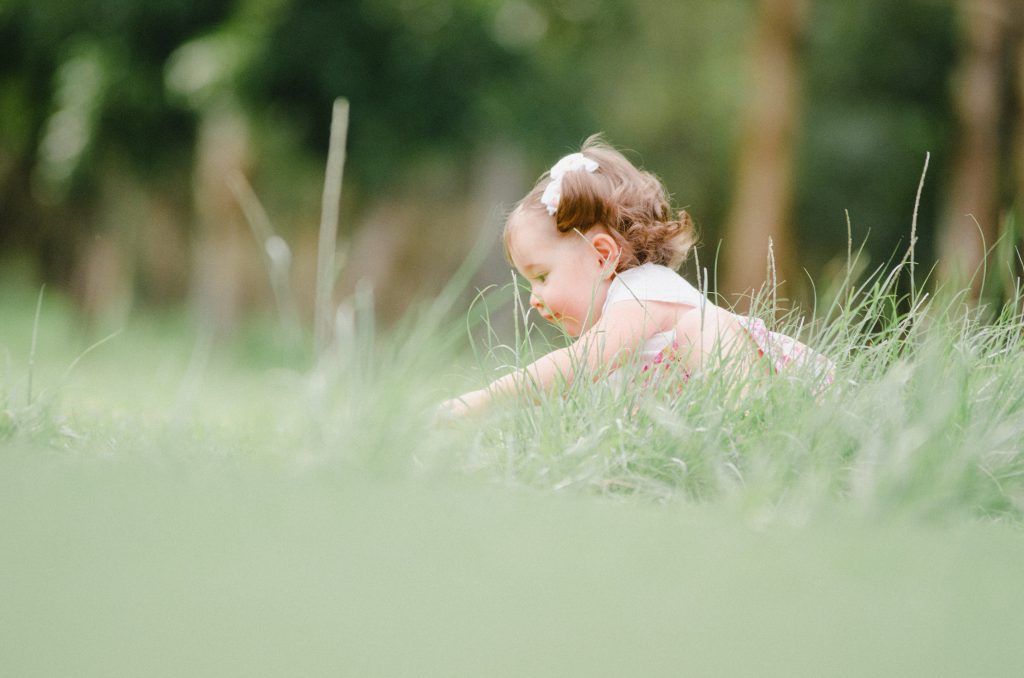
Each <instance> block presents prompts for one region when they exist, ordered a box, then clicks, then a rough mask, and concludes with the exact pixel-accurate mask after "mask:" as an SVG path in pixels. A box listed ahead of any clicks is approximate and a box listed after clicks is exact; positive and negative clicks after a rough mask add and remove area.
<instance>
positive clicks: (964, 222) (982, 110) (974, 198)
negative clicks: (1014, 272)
mask: <svg viewBox="0 0 1024 678" xmlns="http://www.w3.org/2000/svg"><path fill="white" fill-rule="evenodd" d="M1019 5H1020V3H1019V2H1018V0H960V7H959V10H960V20H961V44H960V64H959V66H958V67H957V70H956V73H955V74H954V80H953V97H954V105H955V107H956V116H957V119H958V125H959V142H958V148H957V154H956V159H955V161H954V166H953V179H952V186H951V188H950V193H949V202H948V204H947V206H946V212H945V214H944V216H943V219H942V224H941V229H942V233H941V238H940V241H939V269H938V273H939V280H940V281H941V282H943V283H948V284H949V285H950V286H951V288H952V289H953V290H958V289H960V288H962V287H963V286H965V285H967V284H968V282H969V281H970V282H971V292H972V295H973V296H974V297H975V298H977V296H978V294H979V293H980V292H981V287H982V284H983V282H984V281H983V280H982V275H981V273H982V266H983V264H984V262H985V257H986V249H988V248H990V247H992V246H993V245H994V244H995V241H996V238H997V237H998V223H997V222H998V219H999V184H1000V181H999V155H1000V134H999V133H1000V130H999V123H1000V109H1001V107H1002V103H1003V91H1002V89H1003V88H1002V83H1003V72H1002V63H1003V54H1004V48H1005V45H1006V38H1007V29H1008V27H1009V23H1010V19H1011V18H1012V14H1011V12H1013V11H1014V10H1015V9H1017V10H1019V9H1020V7H1019Z"/></svg>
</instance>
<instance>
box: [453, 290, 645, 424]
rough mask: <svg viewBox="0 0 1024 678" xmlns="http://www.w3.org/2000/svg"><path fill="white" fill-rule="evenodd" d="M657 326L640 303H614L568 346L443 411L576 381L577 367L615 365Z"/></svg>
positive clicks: (459, 411)
mask: <svg viewBox="0 0 1024 678" xmlns="http://www.w3.org/2000/svg"><path fill="white" fill-rule="evenodd" d="M655 330H656V328H655V326H654V323H653V321H652V319H651V318H650V315H649V313H648V312H647V309H646V308H644V305H643V304H642V303H640V302H635V303H630V302H619V303H616V304H612V305H611V306H610V307H609V308H608V310H607V311H606V312H605V314H604V315H603V316H602V317H601V319H600V320H599V321H598V322H597V323H596V324H595V325H594V326H593V327H591V328H590V329H589V330H587V331H586V332H584V333H583V334H582V335H580V337H579V338H578V339H577V340H576V341H575V342H573V343H572V345H570V346H567V347H565V348H561V349H558V350H556V351H552V352H551V353H548V354H547V355H545V356H543V357H542V358H540V359H538V360H537V361H535V362H533V363H531V364H529V365H527V366H526V367H523V368H521V369H518V370H516V371H514V372H511V373H510V374H506V375H505V376H504V377H501V378H500V379H496V380H495V381H493V382H491V384H490V385H489V386H487V387H486V388H482V389H480V390H477V391H470V392H469V393H465V394H463V395H462V396H460V397H458V398H453V399H451V400H448V401H446V402H444V403H442V405H441V410H442V412H445V413H447V414H450V415H454V416H461V415H465V414H471V413H473V412H477V411H480V410H483V409H485V408H486V407H487V406H488V405H489V404H490V403H491V402H492V401H493V400H494V399H495V398H498V397H501V396H504V395H511V394H514V393H516V392H517V391H519V390H521V389H523V388H524V387H526V388H529V387H530V386H531V385H533V384H535V385H536V386H537V387H538V388H541V389H543V390H545V391H547V390H550V389H551V388H552V387H553V386H554V385H555V384H556V383H557V382H558V380H559V379H560V378H562V379H565V380H566V381H572V380H573V378H574V377H575V370H576V369H577V368H578V367H582V368H583V369H584V371H587V372H590V371H594V370H597V369H598V368H600V367H602V366H606V365H607V366H610V367H614V365H615V363H616V361H617V359H619V358H620V357H622V354H628V353H630V352H632V351H633V350H635V349H636V348H638V347H639V346H640V345H641V344H642V343H643V342H644V340H646V339H647V337H649V336H650V335H651V334H653V333H654V332H655Z"/></svg>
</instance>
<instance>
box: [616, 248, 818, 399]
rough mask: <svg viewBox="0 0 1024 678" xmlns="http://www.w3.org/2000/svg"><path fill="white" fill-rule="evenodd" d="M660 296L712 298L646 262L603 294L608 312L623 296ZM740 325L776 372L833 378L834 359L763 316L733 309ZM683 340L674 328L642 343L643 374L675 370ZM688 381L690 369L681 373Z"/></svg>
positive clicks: (696, 301)
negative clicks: (799, 371) (795, 369)
mask: <svg viewBox="0 0 1024 678" xmlns="http://www.w3.org/2000/svg"><path fill="white" fill-rule="evenodd" d="M627 300H637V301H660V302H668V303H673V304H682V305H686V306H692V307H694V308H701V307H703V306H704V305H705V304H707V303H709V302H708V299H707V297H705V296H704V294H702V293H701V292H700V290H698V289H697V288H696V287H694V286H693V285H691V284H690V283H689V282H688V281H687V280H686V279H685V278H683V277H682V276H681V275H679V274H678V273H676V272H675V271H673V270H672V269H670V268H668V267H667V266H659V265H657V264H643V265H641V266H637V267H635V268H631V269H628V270H625V271H622V272H621V273H619V274H617V275H616V276H615V279H614V280H613V281H612V284H611V287H609V288H608V295H607V297H606V299H605V303H604V308H603V309H602V315H603V314H604V311H605V310H607V309H608V307H609V306H611V305H612V304H614V303H616V302H619V301H627ZM733 317H735V319H736V320H737V322H738V323H739V324H740V326H741V327H742V328H743V329H744V330H746V332H747V334H749V336H750V338H751V340H753V342H754V344H755V345H756V346H757V351H758V355H759V356H760V357H761V358H764V359H767V360H768V361H770V362H769V366H770V369H771V371H772V373H773V374H778V373H781V372H784V371H785V370H787V369H790V368H793V367H797V366H799V367H804V368H809V369H812V370H814V372H815V373H816V374H818V375H819V376H820V378H821V380H822V383H823V384H824V385H828V384H831V383H832V380H833V378H834V373H835V364H834V363H833V362H832V361H831V360H829V359H828V358H827V357H825V356H824V355H822V354H821V353H818V352H817V351H815V350H814V349H812V348H810V347H809V346H807V345H806V344H804V343H802V342H800V341H798V340H796V339H794V338H792V337H790V336H787V335H785V334H781V333H779V332H772V331H770V330H769V329H768V328H767V327H766V326H765V324H764V321H762V320H761V319H760V318H755V317H752V316H742V315H736V314H734V315H733ZM679 357H680V356H679V340H678V338H677V337H676V331H675V330H674V329H672V330H667V331H665V332H658V333H657V334H655V335H653V336H651V337H650V338H648V339H647V341H645V342H644V346H643V348H642V350H641V355H640V360H641V362H642V364H643V367H642V368H641V370H642V372H644V373H653V372H654V371H656V370H658V369H664V370H666V371H667V370H672V369H674V368H676V363H677V362H678V360H679ZM681 376H682V379H683V381H684V382H685V381H686V380H687V379H688V378H689V374H688V373H685V372H684V373H682V375H681Z"/></svg>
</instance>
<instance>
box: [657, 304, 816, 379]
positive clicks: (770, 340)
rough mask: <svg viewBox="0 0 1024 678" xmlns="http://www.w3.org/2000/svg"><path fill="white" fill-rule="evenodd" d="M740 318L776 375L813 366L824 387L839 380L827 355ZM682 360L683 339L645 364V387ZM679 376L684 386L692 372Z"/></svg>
mask: <svg viewBox="0 0 1024 678" xmlns="http://www.w3.org/2000/svg"><path fill="white" fill-rule="evenodd" d="M736 318H737V320H739V322H740V325H742V326H743V329H745V330H746V331H747V333H748V334H749V335H750V338H751V339H752V340H753V342H754V344H755V345H756V346H757V353H758V357H760V358H765V359H767V360H769V361H770V362H769V365H770V369H771V372H772V374H779V373H782V372H784V371H785V370H786V369H787V368H790V367H793V366H796V367H801V368H810V369H813V370H814V371H815V372H816V373H817V374H818V375H820V376H821V382H822V385H823V386H829V385H831V384H832V381H833V380H834V379H835V363H833V362H832V361H831V360H829V359H828V358H827V357H825V356H824V355H822V354H821V353H818V352H817V351H815V350H814V349H812V348H811V347H809V346H807V345H806V344H804V343H802V342H800V341H797V340H796V339H794V338H792V337H790V336H787V335H785V334H780V333H779V332H772V331H771V330H769V329H768V327H767V326H766V325H765V324H764V321H763V320H761V319H760V318H753V317H745V316H736ZM679 359H680V354H679V341H678V340H673V341H672V344H671V345H669V346H666V347H665V348H664V349H662V350H661V351H659V352H658V354H657V355H655V356H654V358H653V359H651V360H650V361H648V362H647V363H645V364H644V366H643V368H642V369H641V374H644V375H646V376H645V377H644V381H643V386H647V385H648V384H649V383H650V381H651V378H653V377H655V376H656V375H658V374H667V373H668V372H671V371H673V370H679V368H678V366H677V363H678V361H679ZM678 376H679V378H680V388H681V387H682V384H685V383H686V382H687V381H689V379H690V373H689V372H687V371H685V370H679V372H678Z"/></svg>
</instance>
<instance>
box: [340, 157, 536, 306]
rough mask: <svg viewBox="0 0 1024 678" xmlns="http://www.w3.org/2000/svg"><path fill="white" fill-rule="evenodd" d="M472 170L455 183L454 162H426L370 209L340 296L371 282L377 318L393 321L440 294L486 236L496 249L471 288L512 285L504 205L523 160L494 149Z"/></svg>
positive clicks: (353, 244) (509, 199)
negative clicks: (503, 241)
mask: <svg viewBox="0 0 1024 678" xmlns="http://www.w3.org/2000/svg"><path fill="white" fill-rule="evenodd" d="M472 165H473V168H472V170H471V171H470V172H469V173H468V174H469V178H467V179H463V178H458V179H453V175H455V174H456V173H457V172H458V171H459V169H458V168H457V166H456V164H455V163H454V161H449V162H448V163H441V164H439V165H434V164H426V165H425V166H423V167H420V168H418V170H417V171H416V172H415V173H414V174H413V175H412V176H411V178H410V179H409V180H408V181H407V183H406V185H405V186H404V187H402V188H396V189H395V190H393V191H391V192H390V193H388V194H387V196H386V197H385V198H384V199H383V200H381V201H380V202H379V203H378V204H377V205H376V206H375V207H373V208H372V209H371V210H369V212H368V215H367V217H366V218H365V219H363V220H362V223H361V224H360V225H359V227H358V230H357V231H356V233H355V235H354V236H353V238H352V241H351V245H350V249H349V252H350V254H349V256H348V258H347V261H346V263H345V265H344V267H343V269H342V274H341V280H340V296H341V297H345V296H348V295H350V294H351V293H352V292H353V291H354V290H355V289H356V286H357V285H358V284H359V283H360V282H362V283H369V284H370V286H371V287H372V288H373V291H374V297H375V305H376V310H377V313H378V318H379V319H380V320H381V322H382V323H384V324H388V323H391V322H394V321H395V320H397V319H398V318H400V317H401V316H402V314H403V313H404V312H405V311H406V310H407V309H408V307H409V305H410V303H412V302H413V301H416V300H417V299H422V298H424V297H425V296H430V295H434V294H436V293H437V292H438V291H440V290H441V289H442V288H443V287H444V285H445V284H446V283H447V282H448V280H449V279H450V278H451V276H452V274H453V273H454V272H455V271H456V269H458V267H459V266H460V265H461V264H462V263H463V261H465V258H466V255H467V254H468V253H469V251H470V250H471V248H472V247H473V246H474V245H475V244H476V242H477V240H478V239H480V238H484V239H485V240H486V241H488V242H493V243H495V247H494V249H493V250H492V251H491V252H490V256H489V257H487V258H486V259H485V261H483V262H481V270H480V271H478V273H477V275H476V276H475V278H474V280H473V283H474V284H476V285H479V286H480V287H484V286H486V285H488V284H492V283H495V282H497V283H498V284H504V283H507V282H509V281H510V280H511V278H510V276H508V275H507V273H508V270H509V266H508V264H506V263H505V262H504V257H503V256H502V255H501V249H500V245H498V242H499V240H500V239H499V238H498V237H496V236H497V235H499V234H500V233H501V223H502V221H503V218H504V215H503V213H502V211H501V209H500V207H498V206H499V205H501V204H505V205H509V204H511V202H512V201H513V200H515V199H516V197H518V195H517V192H518V189H519V188H523V187H522V186H521V184H522V177H523V176H525V170H524V169H523V167H524V165H525V163H524V161H523V158H522V156H521V154H520V153H519V152H518V151H516V150H514V149H511V148H507V147H501V146H496V145H495V146H487V147H485V148H483V149H481V150H480V151H479V152H478V153H477V155H476V156H475V157H474V158H473V163H472ZM524 190H525V189H524Z"/></svg>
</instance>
